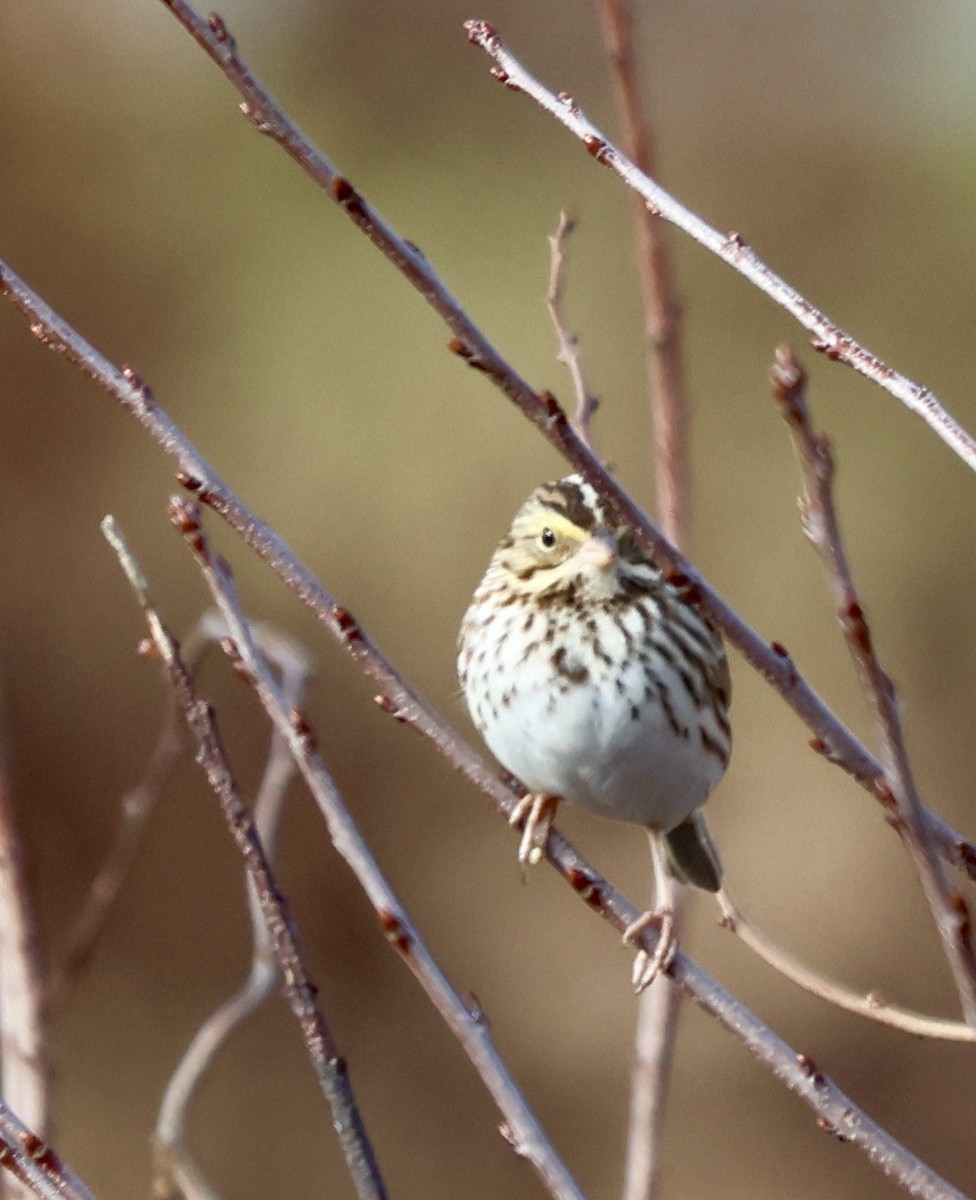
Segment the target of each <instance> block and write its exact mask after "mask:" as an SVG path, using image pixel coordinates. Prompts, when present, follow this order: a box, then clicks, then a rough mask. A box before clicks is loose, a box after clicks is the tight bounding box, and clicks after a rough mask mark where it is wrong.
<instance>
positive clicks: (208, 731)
mask: <svg viewBox="0 0 976 1200" xmlns="http://www.w3.org/2000/svg"><path fill="white" fill-rule="evenodd" d="M102 532H103V533H104V534H105V537H106V538H107V539H108V541H109V544H110V545H111V547H112V549H113V550H114V551H115V553H116V555H117V556H118V559H119V563H120V564H121V566H122V569H123V570H124V571H125V574H126V577H127V578H128V580H129V583H130V584H131V585H132V588H133V591H135V593H136V597H137V599H138V600H139V604H140V606H141V608H142V611H143V614H144V616H145V618H146V623H147V625H148V626H149V633H150V637H151V639H152V643H153V645H154V646H155V648H156V651H157V652H158V654H159V656H160V658H161V660H162V662H163V665H164V667H165V668H166V674H167V676H168V678H169V682H170V686H171V687H172V689H173V692H174V694H175V696H176V699H177V703H178V704H179V706H180V708H181V710H182V712H183V715H184V718H185V720H186V723H187V726H188V727H189V730H190V733H191V735H192V736H193V737H194V738H195V740H196V742H197V746H198V749H199V754H198V761H199V762H200V764H201V766H202V767H203V769H204V771H205V773H206V776H207V781H208V782H209V784H210V786H211V787H212V788H213V790H214V791H215V792H216V794H217V797H218V799H219V800H220V804H221V808H222V810H223V813H224V819H225V820H226V822H227V826H228V828H229V830H230V832H231V835H232V836H233V838H234V841H235V843H236V844H237V848H238V849H239V850H240V852H241V855H242V857H243V858H244V864H245V867H246V869H247V873H248V878H249V879H250V881H251V884H252V886H253V888H254V894H255V896H256V897H257V901H258V904H259V906H260V909H261V914H262V916H263V917H264V920H265V923H266V925H267V928H268V934H269V937H270V940H271V944H272V946H273V947H274V953H275V957H276V959H277V962H278V967H279V969H280V970H281V973H282V976H283V977H284V980H285V992H286V995H287V997H288V1004H289V1007H290V1008H291V1010H292V1012H293V1014H294V1016H295V1018H296V1020H297V1021H298V1024H299V1027H300V1028H301V1031H302V1037H303V1040H304V1042H305V1049H306V1051H307V1053H308V1056H309V1060H310V1062H311V1064H312V1068H313V1070H314V1072H315V1077H316V1079H317V1080H318V1084H319V1087H320V1088H321V1090H322V1092H323V1094H324V1095H325V1097H326V1100H327V1101H328V1103H329V1106H330V1109H331V1111H332V1119H333V1126H334V1128H335V1131H336V1133H337V1135H338V1137H339V1144H340V1147H341V1149H342V1153H343V1157H344V1158H345V1161H346V1166H347V1169H348V1171H349V1175H350V1177H351V1179H352V1181H353V1184H354V1186H355V1188H356V1194H357V1195H358V1196H359V1197H360V1200H385V1197H386V1189H385V1187H384V1185H383V1181H382V1178H381V1176H380V1172H379V1167H378V1165H377V1163H376V1158H375V1155H374V1153H373V1149H372V1146H371V1145H370V1142H369V1139H368V1137H367V1135H366V1130H365V1126H364V1124H363V1121H362V1118H361V1117H360V1115H359V1109H358V1106H357V1104H356V1100H355V1097H354V1095H353V1091H352V1085H351V1083H350V1081H349V1075H348V1072H347V1069H346V1064H345V1060H344V1059H343V1058H342V1057H341V1056H340V1054H339V1052H338V1050H337V1048H336V1045H335V1041H334V1039H333V1036H332V1033H331V1031H330V1029H329V1027H328V1025H327V1024H326V1021H325V1017H324V1016H323V1014H322V1010H321V1007H320V1006H319V1004H318V1001H317V1000H316V988H315V985H314V984H313V983H312V981H311V978H310V976H309V973H308V970H307V968H306V966H305V959H304V955H303V952H302V950H301V947H300V945H299V943H298V937H297V935H296V933H295V929H294V926H293V924H292V920H291V916H290V914H289V912H288V908H287V905H286V904H285V900H284V898H283V896H282V895H281V893H280V892H279V890H278V886H277V883H276V881H275V876H274V873H273V871H272V869H271V867H270V865H269V863H268V859H267V856H266V855H265V852H264V848H263V846H262V845H261V841H260V839H259V837H258V835H257V831H256V829H255V827H254V822H253V820H252V819H251V816H250V814H249V813H248V811H247V808H246V807H245V805H244V802H243V801H242V799H241V797H240V793H239V792H238V789H237V784H236V783H235V781H234V777H233V774H232V772H231V769H230V765H229V763H228V761H227V757H226V754H225V753H224V749H223V744H222V741H221V738H220V734H219V732H218V729H217V723H216V717H215V715H214V712H213V710H212V709H211V708H210V705H209V704H207V703H206V702H205V701H203V700H201V699H200V698H199V697H198V696H197V694H196V690H195V688H194V686H193V681H192V680H191V679H190V676H189V674H188V673H187V671H186V668H185V667H184V666H183V662H182V659H181V658H180V652H179V647H178V646H177V644H176V641H175V640H174V638H173V637H172V635H171V634H170V633H169V631H168V630H167V628H166V626H165V625H164V624H163V622H162V620H161V618H160V616H159V614H158V612H157V611H156V609H155V608H154V607H153V605H152V602H151V600H150V597H149V590H148V585H147V583H146V580H145V576H144V575H143V574H142V571H141V569H140V567H139V564H138V563H137V562H136V560H135V559H134V558H133V556H132V554H131V553H130V551H129V549H128V547H127V546H126V544H125V540H124V538H123V537H122V534H121V532H120V531H119V529H118V526H117V525H116V523H115V521H114V520H113V518H112V517H106V518H105V520H104V521H103V522H102Z"/></svg>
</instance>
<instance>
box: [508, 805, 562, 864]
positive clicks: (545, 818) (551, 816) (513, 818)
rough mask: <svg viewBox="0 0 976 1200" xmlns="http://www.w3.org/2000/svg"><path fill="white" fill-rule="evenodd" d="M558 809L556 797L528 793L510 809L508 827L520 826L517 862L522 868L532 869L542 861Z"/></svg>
mask: <svg viewBox="0 0 976 1200" xmlns="http://www.w3.org/2000/svg"><path fill="white" fill-rule="evenodd" d="M558 807H559V797H558V796H551V795H549V794H548V793H547V792H529V794H528V795H527V796H523V797H522V799H521V800H519V802H518V804H516V805H515V807H514V808H513V809H512V812H511V815H510V816H509V818H508V823H509V825H512V826H518V825H522V840H521V841H520V842H519V848H518V860H519V862H520V863H521V864H522V866H523V867H525V866H530V867H534V866H535V865H536V864H537V863H540V862H541V861H542V858H543V856H544V854H545V852H546V842H547V841H548V840H549V830H550V829H551V828H552V823H553V821H554V820H555V818H556V809H557V808H558ZM523 822H524V824H523Z"/></svg>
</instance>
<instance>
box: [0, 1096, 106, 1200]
mask: <svg viewBox="0 0 976 1200" xmlns="http://www.w3.org/2000/svg"><path fill="white" fill-rule="evenodd" d="M0 1167H3V1168H5V1169H6V1170H7V1171H9V1172H10V1173H11V1175H13V1176H14V1178H16V1179H18V1180H20V1182H21V1183H22V1184H24V1186H25V1187H28V1188H30V1190H31V1191H32V1192H34V1194H35V1195H37V1196H41V1197H42V1198H43V1200H95V1198H94V1196H93V1195H92V1194H91V1192H90V1191H89V1190H88V1189H87V1188H86V1187H85V1185H84V1184H83V1183H82V1182H81V1180H80V1179H78V1178H77V1177H76V1176H75V1175H74V1174H72V1172H71V1171H70V1170H69V1169H68V1168H67V1167H66V1166H65V1165H64V1163H62V1161H61V1159H60V1158H59V1157H58V1155H57V1153H56V1152H55V1151H54V1149H53V1147H52V1146H49V1145H48V1144H47V1143H46V1142H44V1141H42V1140H41V1138H39V1137H38V1136H37V1134H36V1133H34V1132H33V1130H31V1129H28V1127H27V1126H26V1125H25V1124H24V1123H23V1121H21V1120H20V1118H19V1117H17V1116H15V1115H14V1114H13V1112H12V1111H11V1110H10V1109H9V1108H8V1107H7V1105H6V1104H4V1102H3V1101H2V1100H0Z"/></svg>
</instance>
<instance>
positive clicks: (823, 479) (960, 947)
mask: <svg viewBox="0 0 976 1200" xmlns="http://www.w3.org/2000/svg"><path fill="white" fill-rule="evenodd" d="M772 383H773V394H774V396H775V397H776V400H777V403H778V404H779V407H780V412H781V413H782V415H783V418H784V420H785V421H786V424H787V427H788V429H789V431H790V435H791V436H792V438H793V444H794V447H795V449H796V454H797V458H798V460H799V463H800V470H801V471H802V474H803V496H802V497H801V500H800V514H801V518H802V521H803V529H804V532H805V533H806V535H807V537H808V538H809V539H810V541H811V542H812V543H813V545H814V547H815V548H816V550H817V553H818V554H819V555H820V558H821V560H822V561H823V564H824V568H825V570H826V573H827V581H828V583H829V584H830V590H831V592H832V593H833V596H834V602H835V604H836V606H837V616H838V619H839V620H840V625H841V629H842V630H843V631H844V637H845V639H846V641H847V646H848V649H849V650H850V652H851V657H852V658H853V660H854V664H855V666H856V667H857V672H858V675H859V676H860V680H861V686H862V687H863V689H864V692H865V695H866V696H867V699H868V703H869V704H870V705H871V708H872V709H873V711H874V722H875V728H876V729H877V731H878V740H879V743H880V745H881V759H882V762H883V763H884V767H885V778H884V780H883V781H882V780H879V781H878V782H877V784H876V788H877V790H878V794H879V797H880V799H881V801H882V803H884V804H885V806H886V807H887V808H888V810H889V813H890V814H891V815H890V816H889V822H890V823H891V824H893V825H894V827H895V829H896V830H897V832H898V833H899V834H900V835H901V837H902V840H903V841H904V842H905V844H906V845H907V847H908V850H909V852H910V854H911V856H912V859H913V860H914V863H915V869H916V870H917V871H918V874H919V878H920V879H921V882H922V890H923V892H924V893H925V898H926V900H927V901H928V905H929V908H930V909H931V911H932V916H933V918H934V920H935V924H936V927H937V928H938V930H939V933H940V935H941V937H942V943H943V948H944V950H945V953H946V957H947V958H948V960H949V966H950V968H951V970H952V974H953V978H954V979H955V982H956V989H957V991H958V992H959V998H960V1001H961V1003H962V1010H963V1015H964V1016H965V1018H966V1022H967V1024H969V1025H973V1026H976V957H974V954H973V946H972V942H971V940H970V939H971V926H970V919H969V909H968V908H967V906H966V901H965V900H964V899H963V897H962V895H961V894H960V892H959V891H958V890H957V889H956V888H954V887H952V886H950V883H949V880H948V879H947V878H946V875H945V872H944V871H943V869H942V863H941V862H940V861H939V859H938V857H937V855H936V853H935V849H934V847H933V845H932V842H931V839H930V838H929V836H928V831H927V829H926V827H925V821H924V811H925V810H924V808H923V807H922V800H921V797H920V796H919V794H918V791H917V789H916V787H915V780H914V778H913V776H912V770H911V764H910V763H909V761H908V753H907V751H906V749H905V739H904V734H903V732H902V728H901V718H900V716H899V713H898V704H897V701H896V699H895V689H894V685H893V684H892V682H891V680H890V679H889V678H888V676H887V675H886V674H885V672H884V670H883V669H882V667H881V663H880V662H879V661H878V656H877V654H876V653H875V650H874V644H873V642H872V639H871V631H870V629H869V628H868V623H867V619H866V618H865V616H864V610H863V608H862V607H861V602H860V598H859V597H858V594H857V589H856V587H855V585H854V577H853V575H852V574H851V568H850V564H849V563H848V561H847V554H846V552H845V550H844V542H843V538H842V536H841V532H840V526H839V524H838V521H837V512H836V509H835V507H834V497H833V480H834V461H833V457H832V455H831V452H830V442H829V441H828V440H827V438H825V437H818V436H817V434H816V433H814V430H813V427H812V426H811V424H810V414H809V411H808V409H807V403H806V396H805V394H804V388H805V384H806V375H805V373H804V370H803V368H802V367H801V365H800V364H799V362H798V361H797V359H796V358H795V356H794V355H793V352H792V350H790V348H789V347H788V346H780V348H779V349H778V350H777V351H776V361H775V363H774V365H773V369H772Z"/></svg>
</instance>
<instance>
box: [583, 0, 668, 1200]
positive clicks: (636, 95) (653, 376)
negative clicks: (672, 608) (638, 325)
mask: <svg viewBox="0 0 976 1200" xmlns="http://www.w3.org/2000/svg"><path fill="white" fill-rule="evenodd" d="M597 8H598V10H599V12H600V18H601V25H602V29H603V41H604V45H605V46H606V48H607V51H608V54H609V57H610V63H611V68H612V74H613V81H614V85H615V89H616V93H617V109H618V111H619V113H620V115H621V119H622V122H623V127H624V144H625V146H626V148H627V153H628V154H629V155H630V157H631V158H632V159H633V160H634V162H635V163H636V164H637V166H638V167H639V168H640V169H641V170H642V171H643V172H644V173H645V174H647V175H653V174H654V173H655V169H654V168H655V161H654V160H655V151H654V140H653V138H652V136H651V126H650V121H649V120H645V116H644V109H643V106H642V104H641V97H640V84H639V82H638V69H637V39H636V37H635V33H634V8H633V4H632V2H631V0H598V2H597ZM632 198H633V202H634V203H633V215H634V242H635V246H636V250H637V274H638V281H639V284H640V291H641V300H642V303H643V309H644V335H645V343H646V371H647V382H648V399H649V407H650V412H651V423H652V427H653V443H652V461H653V464H654V491H655V497H656V513H657V519H658V520H659V521H660V523H661V528H662V530H663V532H664V535H665V536H666V537H667V538H668V539H669V540H670V541H671V542H673V543H674V545H675V546H677V548H678V549H679V550H687V538H688V528H689V525H690V512H691V454H690V444H689V443H690V435H689V430H690V426H691V404H690V401H689V396H688V393H687V388H686V384H685V371H684V357H683V355H682V328H681V307H680V305H679V303H678V299H677V295H676V286H675V283H674V273H673V271H672V267H671V256H670V254H669V253H668V248H667V244H666V242H665V238H664V229H663V226H662V224H661V220H660V218H659V217H658V216H656V215H655V214H654V213H653V212H651V210H650V209H649V208H648V207H647V205H646V204H645V203H644V202H643V200H641V198H640V196H638V195H636V194H634V195H633V197H632ZM682 902H683V901H682V899H681V897H680V894H679V900H678V903H679V907H680V905H681V904H682ZM677 915H678V917H679V919H680V912H679V913H678V914H677ZM680 1001H681V993H680V992H679V991H678V990H677V988H675V987H673V986H672V985H671V983H670V981H669V980H667V979H666V978H662V979H661V980H660V981H657V980H656V981H655V984H654V986H652V987H651V988H650V990H649V992H648V993H647V994H646V995H644V996H642V997H641V1008H640V1015H639V1017H638V1021H637V1037H636V1053H635V1059H634V1066H633V1070H632V1072H631V1100H630V1124H629V1129H628V1136H627V1161H626V1167H625V1171H624V1192H623V1196H624V1200H653V1198H654V1197H655V1196H656V1195H658V1194H659V1192H660V1184H661V1143H662V1139H663V1133H664V1114H665V1109H666V1106H667V1098H668V1090H669V1087H670V1082H671V1067H672V1062H673V1058H674V1041H675V1038H676V1037H677V1033H678V1017H679V1013H680Z"/></svg>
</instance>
